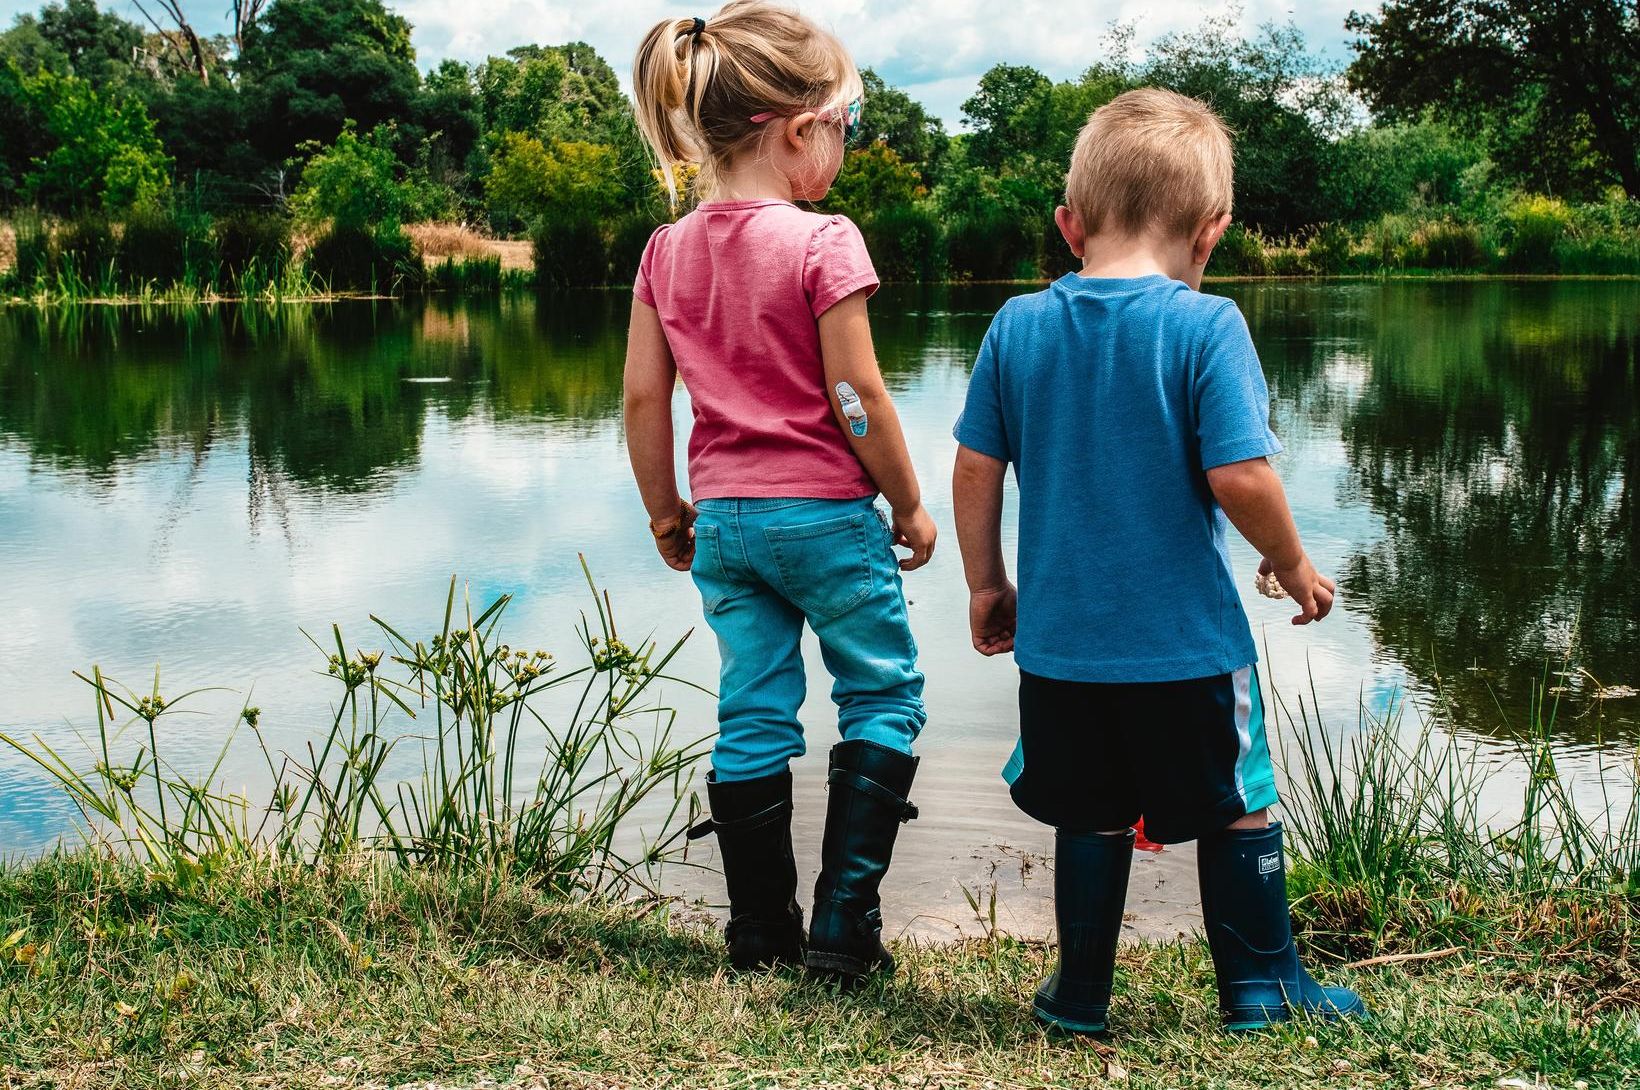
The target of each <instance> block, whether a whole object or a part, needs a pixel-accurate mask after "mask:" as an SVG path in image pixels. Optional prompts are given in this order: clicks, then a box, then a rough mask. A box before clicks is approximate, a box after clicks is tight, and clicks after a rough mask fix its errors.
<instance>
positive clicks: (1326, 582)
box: [1258, 553, 1338, 624]
mask: <svg viewBox="0 0 1640 1090" xmlns="http://www.w3.org/2000/svg"><path fill="white" fill-rule="evenodd" d="M1258 572H1259V574H1260V575H1270V574H1271V573H1274V574H1275V577H1276V581H1277V582H1278V583H1280V584H1281V589H1282V590H1284V591H1286V592H1287V593H1288V594H1290V595H1292V598H1293V602H1294V604H1295V605H1297V606H1298V607H1299V609H1300V610H1302V612H1300V613H1299V614H1298V616H1296V617H1294V618H1293V623H1294V624H1309V623H1310V622H1311V621H1319V620H1321V619H1322V618H1323V617H1325V616H1326V615H1327V614H1329V613H1331V612H1332V607H1333V595H1334V594H1336V593H1337V591H1338V586H1337V584H1335V583H1334V582H1333V581H1332V580H1331V579H1328V578H1327V577H1326V576H1325V575H1322V574H1321V573H1320V572H1318V571H1316V570H1315V565H1313V564H1311V563H1310V558H1309V557H1308V556H1306V555H1304V554H1302V553H1301V554H1299V558H1298V563H1297V564H1296V565H1294V566H1293V567H1291V568H1278V567H1276V566H1275V564H1274V563H1273V562H1272V561H1271V560H1270V558H1269V557H1265V558H1264V559H1263V560H1262V561H1260V562H1259V566H1258Z"/></svg>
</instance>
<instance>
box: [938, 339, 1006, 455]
mask: <svg viewBox="0 0 1640 1090" xmlns="http://www.w3.org/2000/svg"><path fill="white" fill-rule="evenodd" d="M996 343H997V327H996V322H995V321H992V323H991V328H990V330H988V331H987V332H986V334H985V340H983V341H981V342H980V346H979V357H978V358H977V359H976V360H975V361H974V373H973V374H972V375H970V376H969V378H968V397H967V400H966V401H964V402H963V406H962V415H961V416H959V417H957V426H956V427H955V428H953V429H951V434H952V435H954V436H956V439H957V442H959V443H961V444H962V445H963V446H965V447H967V448H968V449H969V450H976V451H978V452H979V453H981V454H984V455H987V456H989V457H991V458H995V459H996V460H997V461H999V462H1006V461H1010V460H1011V455H1010V453H1009V451H1010V450H1011V447H1010V444H1009V443H1008V421H1007V420H1006V418H1005V417H1004V416H1003V412H1002V381H1001V375H1000V373H999V369H998V366H997V351H996Z"/></svg>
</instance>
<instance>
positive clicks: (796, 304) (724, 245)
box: [632, 200, 877, 500]
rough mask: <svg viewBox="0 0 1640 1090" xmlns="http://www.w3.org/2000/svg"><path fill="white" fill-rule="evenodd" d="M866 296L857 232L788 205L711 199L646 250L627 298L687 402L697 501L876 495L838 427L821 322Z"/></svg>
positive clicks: (866, 259) (843, 222) (868, 275)
mask: <svg viewBox="0 0 1640 1090" xmlns="http://www.w3.org/2000/svg"><path fill="white" fill-rule="evenodd" d="M862 289H865V290H867V291H875V290H876V289H877V274H876V272H875V271H874V270H873V269H872V267H871V257H870V256H869V255H868V254H867V253H866V246H865V240H864V239H862V238H861V237H860V231H859V228H857V227H855V226H854V224H853V223H851V222H850V221H849V220H848V218H847V217H845V216H822V215H819V214H817V213H814V212H805V211H803V210H802V209H801V208H798V207H797V206H796V205H793V204H788V203H787V202H785V201H778V200H756V201H709V202H707V203H704V204H702V205H700V207H698V208H696V209H695V210H694V211H693V212H690V213H689V214H688V215H686V216H684V217H683V218H682V219H680V220H678V222H677V223H673V224H667V225H665V226H663V227H661V228H660V230H658V231H656V232H655V234H654V236H653V237H652V238H650V240H649V245H648V246H647V247H646V248H645V249H644V254H643V261H642V263H641V264H640V265H639V267H638V277H637V281H636V283H634V284H633V288H632V290H633V294H634V295H636V296H637V298H638V301H639V302H642V303H646V304H648V305H649V306H652V307H654V308H655V310H656V311H657V312H659V314H660V319H661V326H662V328H663V329H665V331H666V343H667V344H668V345H669V346H670V347H671V349H672V358H673V359H674V360H676V361H677V365H678V373H679V374H680V375H681V376H683V384H684V386H686V387H687V388H688V390H689V397H690V400H691V401H692V402H693V403H694V410H695V428H694V433H693V434H692V435H690V437H689V488H690V492H691V494H692V495H693V496H694V498H695V499H697V500H709V499H731V498H736V497H746V498H769V497H781V496H792V497H798V498H804V499H853V498H856V497H859V496H872V495H875V494H876V493H877V486H876V485H875V484H874V483H873V482H872V480H871V477H870V476H869V475H868V474H867V473H866V471H865V467H864V466H862V465H861V464H860V460H859V459H858V458H856V457H855V456H854V451H853V450H852V449H851V448H850V447H849V443H848V440H847V438H845V437H844V434H843V429H842V428H841V427H840V426H839V425H838V423H837V417H836V416H835V415H833V412H832V408H831V398H830V397H829V395H828V394H827V391H826V379H825V371H824V368H823V367H822V364H821V360H820V329H819V325H818V324H817V323H818V321H819V318H820V315H822V314H824V313H825V312H826V311H827V310H830V309H831V308H832V307H833V306H834V305H835V304H837V303H838V302H840V301H841V300H843V299H845V298H847V297H848V296H850V295H852V294H854V293H855V292H857V291H860V290H862Z"/></svg>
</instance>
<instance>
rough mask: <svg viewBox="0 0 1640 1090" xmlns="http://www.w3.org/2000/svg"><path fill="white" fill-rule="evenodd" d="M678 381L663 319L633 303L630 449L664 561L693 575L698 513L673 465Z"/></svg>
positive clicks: (626, 385)
mask: <svg viewBox="0 0 1640 1090" xmlns="http://www.w3.org/2000/svg"><path fill="white" fill-rule="evenodd" d="M677 377H678V366H677V364H676V363H675V362H673V360H672V349H671V346H669V345H668V344H667V343H666V331H665V330H663V329H662V328H661V318H660V315H659V314H657V313H656V312H655V308H654V307H652V306H649V305H647V304H645V303H641V302H639V301H638V300H636V299H634V300H633V301H632V324H631V326H630V328H629V330H628V332H627V338H626V376H625V379H624V380H623V383H622V388H623V405H624V409H625V413H626V451H627V455H628V457H630V458H631V459H632V475H633V476H634V477H636V478H637V481H638V493H639V495H641V496H642V497H643V505H644V507H645V508H646V509H647V510H648V511H649V530H650V532H651V533H653V534H654V535H655V547H656V548H657V549H659V550H660V554H661V559H663V560H665V561H666V563H667V564H668V565H669V566H670V567H673V568H676V569H677V570H678V571H688V570H689V566H690V565H691V564H692V563H694V559H695V511H694V508H692V507H691V506H689V504H687V503H685V502H684V500H683V497H682V496H681V495H679V494H678V473H677V469H676V467H675V466H674V465H673V461H672V458H673V447H672V390H673V387H674V386H675V385H676V384H677Z"/></svg>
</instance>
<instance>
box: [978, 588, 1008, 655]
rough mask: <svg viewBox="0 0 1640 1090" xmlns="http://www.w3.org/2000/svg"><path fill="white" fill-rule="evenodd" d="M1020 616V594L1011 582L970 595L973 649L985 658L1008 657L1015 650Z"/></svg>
mask: <svg viewBox="0 0 1640 1090" xmlns="http://www.w3.org/2000/svg"><path fill="white" fill-rule="evenodd" d="M1018 617H1019V591H1017V590H1015V589H1014V585H1013V584H1012V583H1004V584H1002V586H1000V587H996V588H993V589H988V590H976V591H973V592H971V593H970V594H969V595H968V630H969V632H970V633H971V634H972V635H973V637H974V650H975V651H978V652H979V653H980V654H982V655H985V656H991V655H1006V654H1007V653H1008V652H1010V651H1012V650H1013V649H1014V626H1015V624H1016V623H1017V622H1018Z"/></svg>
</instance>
